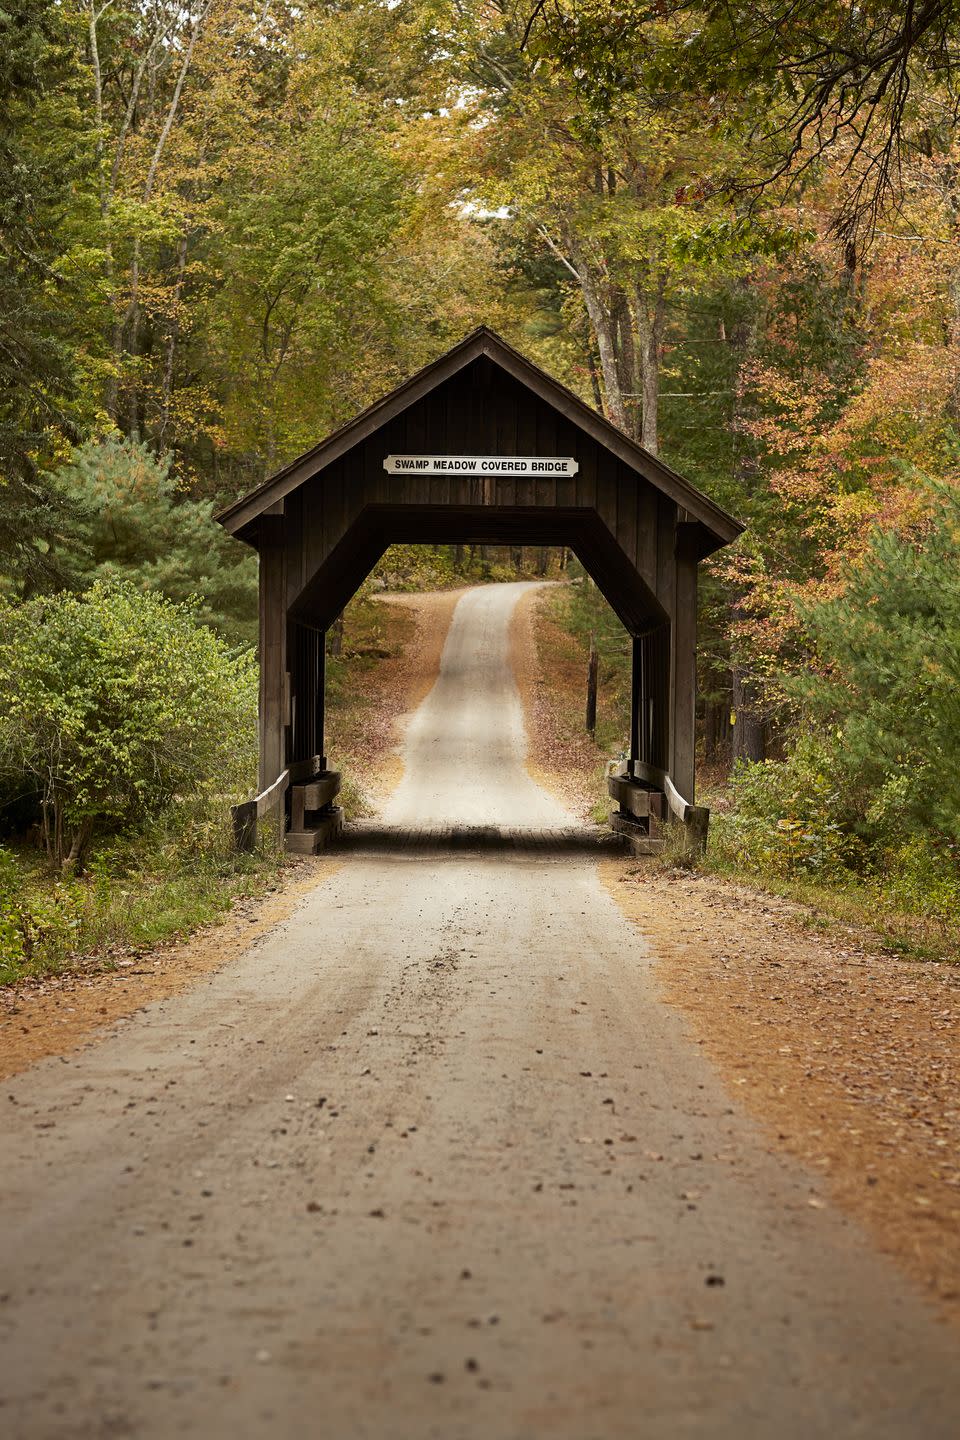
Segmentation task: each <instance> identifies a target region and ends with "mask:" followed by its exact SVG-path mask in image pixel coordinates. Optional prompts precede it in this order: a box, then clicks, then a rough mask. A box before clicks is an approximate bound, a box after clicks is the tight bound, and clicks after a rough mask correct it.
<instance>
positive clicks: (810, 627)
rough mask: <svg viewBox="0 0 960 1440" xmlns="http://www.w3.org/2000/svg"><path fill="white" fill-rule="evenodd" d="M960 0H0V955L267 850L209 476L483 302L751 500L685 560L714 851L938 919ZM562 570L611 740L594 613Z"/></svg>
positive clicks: (445, 560) (434, 338) (946, 838)
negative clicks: (252, 829) (691, 589)
mask: <svg viewBox="0 0 960 1440" xmlns="http://www.w3.org/2000/svg"><path fill="white" fill-rule="evenodd" d="M957 8H958V7H956V6H955V5H954V4H952V3H949V0H943V3H940V0H910V3H907V4H906V5H904V4H896V5H895V4H892V3H875V0H866V3H864V4H861V5H857V6H851V5H848V4H845V3H839V0H834V3H832V4H831V3H826V4H824V3H822V0H821V3H817V4H813V3H811V0H758V3H751V4H749V5H747V4H745V3H739V0H728V3H723V4H719V3H718V4H714V3H686V0H622V3H621V4H619V5H617V6H616V7H612V6H610V5H609V4H606V3H604V0H549V3H543V0H539V3H538V0H526V3H524V0H341V3H328V0H303V3H299V4H288V3H285V0H259V3H241V0H187V3H183V0H177V3H171V0H141V3H137V4H129V3H122V0H62V3H55V0H4V3H3V5H2V7H0V544H2V550H3V557H4V558H3V567H2V575H0V604H2V609H0V687H2V700H0V770H2V780H0V785H2V788H3V797H2V798H3V802H4V803H3V810H2V827H3V831H4V834H5V835H6V837H7V840H8V841H9V843H8V845H7V848H5V849H3V850H0V951H2V952H3V959H4V963H6V964H7V966H8V969H9V973H21V971H22V969H23V968H24V966H27V967H29V966H30V965H31V964H33V963H35V962H36V963H40V959H38V957H40V958H43V957H46V958H45V959H43V963H47V961H49V960H50V957H55V958H56V957H59V958H60V959H62V958H64V957H66V956H68V955H69V954H72V953H74V952H75V951H76V950H77V949H78V948H80V949H83V948H84V947H87V948H89V947H90V946H94V945H96V944H98V943H103V942H105V941H107V940H109V939H110V938H111V937H112V936H114V935H116V934H120V933H123V934H128V933H130V931H131V926H139V927H140V929H139V930H138V931H137V934H138V935H139V936H140V938H146V939H149V938H150V937H151V936H152V935H155V934H159V933H164V932H165V929H166V930H169V929H170V928H175V927H176V926H177V925H180V924H183V923H194V922H195V921H196V920H197V919H200V918H204V916H205V915H206V914H207V913H208V912H209V910H210V908H211V907H213V908H214V909H215V908H216V907H217V906H218V905H219V904H221V903H223V900H224V897H225V896H226V895H228V894H229V893H232V891H233V890H235V889H236V887H237V886H238V885H243V884H246V883H250V882H251V880H252V878H253V875H252V872H251V871H250V870H249V869H248V870H246V871H244V869H243V865H242V864H241V862H239V861H237V860H236V859H235V858H231V857H229V855H228V854H227V851H226V847H225V842H224V836H223V818H224V816H225V813H226V805H227V802H228V799H229V797H230V796H231V795H234V794H238V793H240V792H241V791H242V790H243V787H244V785H245V784H246V782H247V778H248V775H249V766H250V763H251V756H252V753H253V749H254V745H255V729H254V723H255V722H254V717H255V696H254V665H253V661H252V657H251V654H250V650H249V645H250V644H251V642H252V639H253V636H254V621H255V609H256V569H255V562H254V561H253V559H252V558H251V557H248V556H245V555H244V554H242V553H239V547H238V546H236V545H234V544H232V543H231V542H229V541H228V540H227V539H226V538H223V537H221V536H220V535H219V532H218V531H217V529H216V527H215V526H214V525H213V524H212V523H211V518H212V515H213V512H214V511H215V509H216V507H217V506H218V505H219V504H221V503H223V502H225V501H227V500H229V499H231V498H233V497H234V496H236V495H237V494H239V493H241V492H242V491H244V490H246V489H248V488H250V487H251V486H252V485H254V484H256V483H258V482H259V481H260V480H262V479H263V478H264V476H265V475H267V474H269V473H270V472H271V471H272V470H274V469H276V468H277V467H278V466H280V465H282V464H283V463H284V462H285V461H287V460H289V459H290V458H291V457H292V456H294V455H296V454H297V453H298V452H299V451H300V450H302V449H304V448H305V447H306V446H308V445H309V444H311V443H313V442H314V441H315V440H316V439H317V438H318V436H321V435H322V434H324V433H325V432H326V431H328V430H329V429H330V428H332V427H333V426H335V425H336V424H338V423H339V422H341V421H343V420H345V419H347V418H349V417H350V416H351V415H352V414H353V413H354V412H355V411H356V410H358V409H359V408H361V407H362V406H363V405H364V404H366V403H367V402H369V401H370V400H371V399H373V398H375V397H376V396H378V395H379V394H381V393H384V392H385V391H386V390H388V389H389V388H391V387H392V386H393V385H394V384H395V383H397V382H399V381H400V380H401V379H403V378H404V377H405V376H406V375H408V374H409V373H410V372H411V371H413V370H415V369H416V368H418V367H419V366H420V365H422V364H424V363H426V362H428V361H430V360H432V359H434V358H435V357H436V356H437V355H438V354H439V353H440V352H441V351H443V350H444V349H445V348H447V347H448V346H449V345H451V344H453V343H454V342H455V341H456V340H458V339H459V338H460V337H461V336H462V335H463V334H464V333H465V332H467V331H468V330H469V329H471V328H472V327H473V326H475V325H477V324H480V323H485V324H488V325H491V326H492V327H494V328H496V329H498V330H500V331H501V332H502V333H503V334H504V335H505V336H506V337H507V338H508V339H510V340H511V341H512V342H513V343H514V344H515V345H517V346H518V348H520V349H521V350H523V351H524V352H525V353H526V354H528V355H529V356H530V357H531V358H532V359H533V360H534V361H536V362H537V363H538V364H540V365H543V366H544V367H545V368H546V369H548V370H549V371H551V372H552V373H553V374H555V375H556V376H558V378H559V379H561V380H562V381H563V382H565V383H566V384H567V385H569V386H571V387H572V388H573V389H575V390H577V391H578V392H579V393H580V394H581V395H582V396H583V397H584V398H585V399H587V400H588V401H590V402H592V403H593V404H595V405H596V406H597V407H598V408H600V409H602V410H604V411H605V413H606V414H607V415H608V417H609V418H610V419H611V420H613V421H614V423H616V424H617V425H619V426H621V427H622V428H623V429H625V430H626V431H628V432H629V433H631V434H632V435H634V436H635V437H637V438H638V439H640V440H641V441H642V443H643V444H644V445H646V446H647V448H648V449H650V450H652V451H655V452H657V453H659V454H660V455H661V456H662V457H663V458H664V459H665V460H666V461H667V462H668V463H670V464H671V465H672V466H674V467H675V468H676V469H678V470H679V471H681V472H682V473H683V474H684V475H686V476H688V477H689V478H690V479H691V480H692V481H693V483H694V484H696V485H697V486H698V487H700V488H701V489H703V490H704V491H705V492H706V493H708V494H709V495H711V496H713V497H714V498H715V499H716V500H718V501H719V502H720V503H721V504H722V505H724V506H726V507H727V508H728V509H730V510H731V511H733V512H734V513H735V514H737V515H738V516H740V517H741V518H742V519H743V520H744V521H745V522H746V523H747V526H748V529H747V532H746V535H745V537H744V538H743V540H742V541H741V542H739V543H738V545H737V546H736V547H735V548H734V549H733V550H732V551H730V552H728V553H726V554H724V555H723V556H721V557H720V558H719V559H718V560H716V561H715V562H714V563H712V564H711V566H710V568H709V570H708V572H707V574H706V576H705V583H704V586H703V599H702V613H701V617H700V634H701V673H700V690H701V722H702V746H703V764H704V773H705V775H706V777H707V780H708V781H709V782H710V784H711V786H712V792H711V796H712V800H713V803H714V804H715V807H716V808H717V810H718V812H719V814H718V819H719V824H718V825H716V827H715V847H714V852H713V863H716V864H724V865H726V866H729V867H735V868H737V869H738V870H739V871H741V872H746V873H750V874H754V875H759V876H762V877H763V878H764V879H765V881H766V882H767V883H779V882H784V883H786V882H791V881H797V882H811V883H816V884H817V885H819V886H820V887H826V888H827V889H830V890H833V891H846V892H851V891H856V893H858V894H862V895H867V896H868V897H869V903H870V904H874V903H879V904H882V905H884V906H887V907H894V908H896V909H899V910H903V911H906V912H910V913H914V914H922V915H924V916H925V917H927V919H928V920H929V921H930V923H931V925H932V926H933V927H934V928H936V927H940V929H941V930H943V932H944V933H948V932H949V933H951V934H952V933H954V926H955V921H956V915H957V911H958V901H960V849H958V846H960V764H958V760H960V740H958V736H960V698H958V697H960V568H958V564H957V561H958V558H960V491H958V483H957V482H958V473H960V471H958V420H960V249H958V241H960V170H958V160H960V148H958V144H957V134H956V124H955V118H956V93H955V89H954V60H955V46H956V42H957V37H958V33H960V19H958V17H957ZM468 561H469V563H468ZM391 563H393V564H394V568H396V564H397V563H398V562H397V561H396V557H394V560H393V561H392V562H391ZM405 563H407V564H408V566H410V565H412V566H414V567H415V566H416V565H418V564H419V565H422V564H423V560H422V557H420V558H419V559H418V558H417V557H413V556H408V557H407V559H406V562H405ZM436 565H437V567H439V570H440V571H442V572H443V573H448V572H450V573H454V572H455V573H457V574H464V573H466V570H465V566H466V569H469V566H470V565H472V566H473V570H472V572H471V573H472V574H474V575H478V574H481V573H483V566H482V565H480V567H479V569H478V565H477V559H476V557H464V556H462V555H454V554H451V555H446V556H441V557H439V558H438V559H437V561H436ZM487 573H489V566H488V567H487ZM399 578H400V579H401V580H402V579H403V578H404V577H403V575H401V576H400V577H399ZM557 607H558V608H557V611H556V613H557V616H558V617H559V619H560V621H561V623H562V624H563V625H564V626H565V627H566V629H567V630H568V631H569V632H570V633H571V635H573V636H574V637H577V636H579V637H581V638H582V637H585V636H586V635H587V634H588V633H589V632H591V631H592V632H594V633H596V634H597V635H598V636H599V641H600V647H601V652H602V658H603V667H602V676H603V680H604V684H605V686H606V690H607V692H608V696H609V697H610V706H611V709H610V713H611V715H612V716H613V717H614V719H613V721H612V730H611V732H610V737H609V738H610V743H611V745H612V746H614V748H615V746H616V739H617V735H616V731H617V726H618V725H620V723H621V722H620V721H619V719H617V714H618V712H617V709H616V705H617V694H618V692H619V690H620V689H622V680H623V674H624V670H623V664H624V660H623V656H624V653H625V652H624V646H623V636H622V632H621V631H619V630H618V628H617V627H616V625H615V622H613V621H612V619H611V617H610V616H609V613H608V612H606V611H605V610H604V608H603V607H602V605H601V603H600V601H599V598H598V597H597V595H596V592H595V591H591V590H590V588H589V587H588V586H586V585H585V584H581V585H580V586H579V587H578V586H572V587H568V588H567V589H566V590H565V591H564V594H563V597H562V598H561V599H560V600H559V601H558V602H557ZM200 679H202V681H203V684H202V685H201V684H199V683H198V680H200ZM731 766H733V770H732V774H731V773H730V767H731ZM31 833H32V835H33V837H34V840H35V841H37V842H39V846H40V848H39V849H37V848H36V846H35V845H34V847H33V849H31V845H30V844H24V843H23V837H24V836H25V835H29V834H31ZM41 854H43V855H44V856H45V857H46V858H45V859H44V861H43V863H42V864H41V863H40V862H39V859H37V858H34V857H39V856H40V855H41ZM251 863H255V862H251ZM131 917H132V918H131ZM4 947H5V948H4Z"/></svg>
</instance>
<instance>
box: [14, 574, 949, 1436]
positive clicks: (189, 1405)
mask: <svg viewBox="0 0 960 1440" xmlns="http://www.w3.org/2000/svg"><path fill="white" fill-rule="evenodd" d="M521 589H522V587H520V586H503V587H496V588H488V589H485V590H482V591H477V592H472V593H470V594H468V595H467V596H466V597H465V598H464V599H463V600H462V601H461V602H460V604H459V606H458V609H457V611H456V614H455V617H454V622H453V627H452V630H451V633H450V637H449V640H448V644H447V648H446V650H445V653H444V665H443V671H442V673H441V679H440V681H439V683H438V685H437V686H436V688H435V689H434V691H433V692H432V694H431V696H430V697H428V699H427V701H426V702H425V703H424V705H423V707H422V708H421V710H420V711H419V712H418V714H417V717H416V718H415V720H414V721H413V722H412V723H411V725H410V727H409V730H408V736H407V757H406V759H407V772H406V776H405V779H404V781H403V782H402V785H401V787H400V788H399V789H398V791H397V792H396V794H395V796H394V798H393V800H392V801H391V803H390V806H389V809H388V818H389V819H390V820H391V821H392V822H393V823H395V824H424V823H435V822H438V821H457V820H461V821H467V822H469V823H477V822H480V821H482V822H484V823H500V824H506V825H516V824H527V825H539V826H543V827H558V826H561V825H563V824H565V823H566V817H565V816H564V814H563V812H562V811H561V810H560V809H559V807H558V806H557V805H556V803H555V802H554V801H553V800H552V799H551V798H550V797H549V796H547V795H546V794H545V793H544V792H542V791H540V790H538V789H537V787H535V786H534V785H533V782H532V781H531V780H530V779H529V777H528V776H527V774H526V771H525V770H524V767H523V731H522V723H521V718H520V711H519V705H518V701H517V697H516V694H515V692H514V690H513V686H512V681H511V678H510V675H509V671H508V667H507V659H506V657H507V654H508V644H507V641H508V626H509V618H510V613H511V609H512V606H513V605H514V603H515V600H516V598H517V596H518V594H519V593H520V591H521ZM6 1090H7V1092H8V1096H9V1098H7V1097H5V1098H4V1099H3V1102H2V1103H3V1137H2V1144H3V1165H2V1175H0V1188H2V1209H0V1215H2V1219H3V1224H2V1227H0V1371H2V1376H0V1392H2V1400H3V1405H2V1408H0V1432H2V1433H3V1434H4V1435H10V1436H13V1437H29V1440H35V1437H46V1436H51V1437H53V1436H57V1437H61V1436H63V1437H68V1436H69V1437H94V1436H96V1437H101V1436H102V1437H107V1436H109V1437H126V1436H136V1437H149V1440H154V1437H156V1440H167V1437H173V1436H179V1435H187V1436H196V1437H200V1436H203V1437H214V1440H219V1437H228V1436H230V1437H234V1436H240V1437H245V1436H271V1437H276V1436H279V1437H284V1440H286V1437H297V1440H299V1437H324V1440H327V1437H329V1440H361V1437H363V1440H367V1437H369V1440H426V1437H436V1440H458V1437H464V1440H540V1437H548V1436H549V1437H550V1440H619V1437H630V1440H635V1437H637V1440H639V1437H644V1440H683V1437H687V1436H703V1437H707V1436H709V1437H711V1440H716V1437H720V1440H734V1437H736V1440H745V1437H767V1436H775V1437H777V1440H793V1437H796V1440H800V1437H803V1440H811V1437H821V1436H822V1437H828V1436H829V1437H831V1440H838V1437H848V1436H849V1437H854V1436H861V1435H862V1436H864V1437H866V1436H869V1437H870V1440H885V1437H902V1440H919V1437H923V1440H934V1437H945V1440H946V1437H954V1436H955V1435H956V1434H957V1433H958V1429H960V1377H958V1375H957V1371H958V1368H960V1367H958V1366H957V1365H956V1358H957V1342H956V1335H955V1333H954V1332H953V1331H951V1330H949V1329H947V1328H945V1327H943V1326H941V1325H938V1324H937V1323H936V1321H935V1319H934V1316H933V1313H932V1312H931V1311H929V1310H928V1309H927V1308H926V1307H925V1306H924V1305H923V1303H922V1302H921V1301H920V1300H919V1299H918V1298H917V1297H916V1296H915V1295H914V1294H913V1293H912V1292H911V1291H910V1290H909V1289H908V1288H907V1287H906V1284H905V1282H904V1281H903V1280H902V1279H901V1278H900V1277H899V1275H898V1274H897V1273H896V1272H895V1271H894V1270H893V1268H892V1267H891V1266H890V1265H889V1264H888V1262H886V1261H885V1260H883V1259H882V1258H880V1257H878V1256H877V1255H876V1254H875V1253H874V1252H873V1251H872V1250H871V1248H870V1246H869V1244H868V1242H867V1241H866V1239H865V1237H864V1236H863V1235H862V1234H861V1232H860V1231H858V1230H857V1228H856V1227H855V1226H854V1225H853V1224H852V1223H850V1222H848V1221H846V1220H844V1219H843V1218H842V1217H841V1216H839V1215H838V1214H837V1213H835V1212H834V1211H832V1210H831V1209H830V1208H829V1207H826V1206H823V1204H822V1202H821V1201H820V1200H819V1199H817V1197H816V1195H815V1193H814V1192H815V1187H814V1182H813V1181H812V1180H811V1178H810V1176H809V1175H807V1174H805V1173H804V1172H803V1171H802V1170H801V1169H799V1168H794V1167H792V1166H791V1165H790V1164H788V1163H785V1162H784V1161H783V1160H781V1159H778V1158H776V1157H774V1156H772V1155H771V1154H769V1153H768V1151H767V1149H766V1147H765V1145H764V1142H763V1140H762V1137H761V1135H760V1132H759V1131H758V1130H756V1129H755V1128H754V1126H753V1124H752V1122H751V1121H749V1120H748V1119H747V1118H746V1117H745V1116H744V1115H743V1114H741V1113H740V1112H739V1111H738V1110H737V1108H736V1107H735V1104H734V1102H733V1100H732V1099H731V1097H730V1095H729V1094H728V1093H727V1092H726V1091H725V1090H724V1089H723V1087H722V1085H721V1083H720V1081H719V1080H718V1078H717V1075H716V1073H715V1072H714V1071H713V1070H712V1069H711V1068H710V1067H709V1065H708V1064H707V1062H706V1061H705V1059H704V1058H703V1055H702V1053H701V1051H700V1049H699V1048H698V1047H697V1045H696V1044H695V1042H694V1040H693V1039H692V1037H691V1033H690V1032H689V1031H688V1029H687V1028H686V1027H685V1023H684V1022H683V1021H682V1020H681V1019H680V1018H679V1017H678V1015H677V1014H676V1013H675V1012H674V1011H671V1010H670V1009H668V1008H667V1007H666V1006H665V1005H664V1004H663V1003H662V1002H661V1000H660V997H659V995H658V992H657V988H656V985H655V983H654V981H653V980H652V978H651V974H650V962H649V957H648V956H647V955H645V954H644V953H643V951H642V950H641V949H640V948H639V944H638V940H637V935H636V932H635V930H633V929H632V928H631V927H630V925H629V924H628V923H627V922H626V921H625V920H624V919H623V918H622V916H621V914H620V911H619V910H618V909H617V907H616V906H615V904H614V902H613V901H612V900H611V899H610V897H609V895H608V894H607V893H606V892H605V891H604V890H603V889H602V887H601V885H600V883H599V881H598V878H597V872H596V865H595V863H593V862H591V861H589V860H587V859H585V858H576V857H572V856H570V855H569V854H566V853H561V852H560V851H559V849H558V853H557V855H556V856H555V857H554V856H551V855H549V854H536V855H528V854H525V853H524V852H522V851H521V852H510V853H509V854H504V855H498V854H497V853H496V852H495V851H485V852H484V853H483V854H479V855H473V854H471V853H469V852H464V851H455V852H451V853H450V854H449V855H448V856H445V857H440V858H435V857H431V858H430V859H429V860H427V859H425V858H424V856H423V855H422V854H417V853H411V852H409V851H404V850H403V849H400V848H398V847H396V846H395V845H393V846H391V845H390V844H389V843H386V842H385V843H384V845H383V846H382V848H381V849H380V850H379V851H376V850H365V851H363V852H360V853H358V854H352V855H349V856H348V857H347V860H346V863H345V864H344V865H343V866H342V867H341V868H340V869H339V870H338V871H337V872H336V873H335V874H334V875H333V876H332V877H331V878H329V879H327V880H326V881H325V882H324V883H323V884H321V885H320V886H318V888H317V889H316V890H315V891H314V892H313V893H312V894H311V895H309V896H308V897H307V898H306V899H305V900H304V901H303V902H302V903H301V905H300V907H299V909H298V910H297V911H296V913H295V914H294V915H293V916H292V917H291V918H290V919H289V920H288V921H286V922H285V923H284V924H283V925H281V926H280V927H278V928H277V929H276V930H274V931H273V932H272V933H271V934H270V935H268V936H267V937H265V938H263V939H261V940H260V941H258V942H257V943H256V944H255V945H254V946H253V947H252V948H251V950H250V951H249V952H248V953H247V954H246V955H244V956H243V957H241V958H240V959H239V960H236V961H234V962H233V963H232V964H231V965H230V966H228V967H227V968H226V969H224V970H223V971H221V972H220V973H219V974H217V975H213V976H209V977H206V978H205V979H204V980H203V981H202V982H201V983H199V984H198V985H197V986H196V988H194V989H193V990H191V991H189V992H188V993H185V994H182V995H179V996H176V997H174V998H172V999H169V1000H167V1001H164V1002H161V1003H158V1004H156V1005H153V1006H151V1007H150V1008H148V1009H147V1010H146V1011H145V1012H144V1013H143V1014H140V1015H137V1016H135V1017H134V1018H132V1019H131V1020H130V1021H128V1022H126V1023H124V1024H122V1025H120V1026H118V1027H117V1029H116V1032H115V1033H114V1034H112V1035H110V1036H109V1037H107V1038H105V1039H103V1040H102V1041H101V1042H100V1043H98V1044H96V1045H94V1046H92V1047H90V1048H89V1049H87V1050H86V1051H84V1052H82V1053H80V1054H76V1055H72V1056H69V1057H66V1058H65V1059H63V1060H51V1061H45V1062H44V1063H43V1064H41V1065H38V1066H35V1067H34V1068H33V1069H32V1070H31V1071H29V1072H27V1073H25V1074H23V1075H21V1076H19V1077H18V1078H16V1079H15V1080H12V1081H10V1082H8V1083H7V1086H6ZM811 1199H813V1200H815V1204H811V1203H810V1202H811Z"/></svg>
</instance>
